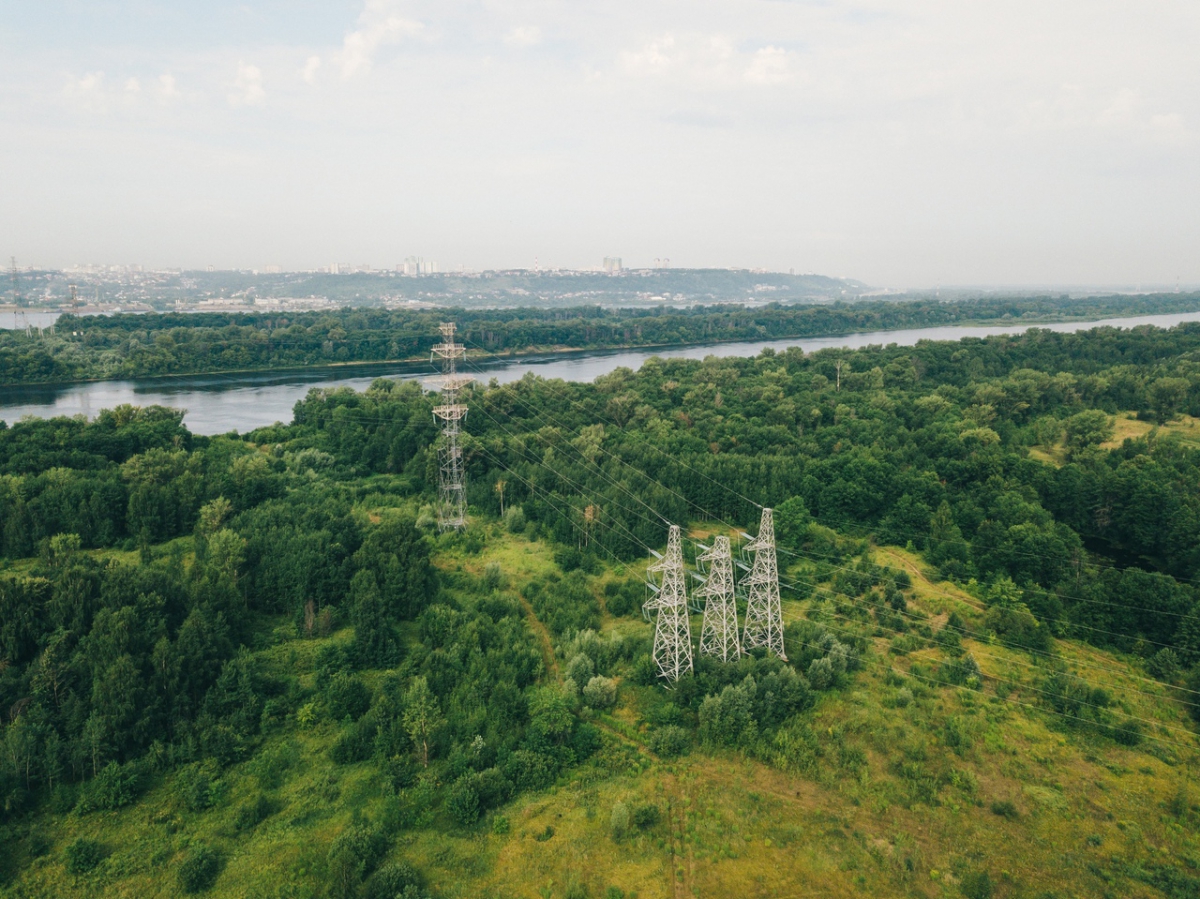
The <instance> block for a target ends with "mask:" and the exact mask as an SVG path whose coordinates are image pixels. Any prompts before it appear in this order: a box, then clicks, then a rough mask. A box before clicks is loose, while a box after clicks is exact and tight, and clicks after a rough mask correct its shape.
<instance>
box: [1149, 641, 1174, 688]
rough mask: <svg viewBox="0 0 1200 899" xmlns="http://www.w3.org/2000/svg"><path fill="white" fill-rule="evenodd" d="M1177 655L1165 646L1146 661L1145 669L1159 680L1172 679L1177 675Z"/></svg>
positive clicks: (1168, 680)
mask: <svg viewBox="0 0 1200 899" xmlns="http://www.w3.org/2000/svg"><path fill="white" fill-rule="evenodd" d="M1179 669H1180V661H1179V655H1178V653H1176V652H1175V650H1173V649H1171V647H1169V646H1165V647H1163V648H1162V649H1160V650H1159V651H1158V652H1156V653H1155V654H1154V655H1152V656H1151V657H1150V658H1149V659H1148V660H1147V661H1146V670H1147V671H1149V672H1150V676H1151V677H1154V678H1157V679H1158V680H1161V681H1167V682H1170V681H1173V680H1175V678H1177V677H1179Z"/></svg>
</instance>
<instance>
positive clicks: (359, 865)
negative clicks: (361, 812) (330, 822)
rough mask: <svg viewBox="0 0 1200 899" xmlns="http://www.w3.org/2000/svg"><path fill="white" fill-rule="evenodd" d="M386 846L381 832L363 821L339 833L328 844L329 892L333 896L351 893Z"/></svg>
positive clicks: (340, 897) (341, 898) (339, 897)
mask: <svg viewBox="0 0 1200 899" xmlns="http://www.w3.org/2000/svg"><path fill="white" fill-rule="evenodd" d="M386 849H387V841H386V840H385V839H384V838H383V834H381V833H380V832H379V831H378V830H375V829H374V828H371V827H368V826H367V825H365V824H351V825H350V826H349V827H347V828H346V829H345V830H343V831H342V832H341V833H339V834H338V835H337V836H336V837H335V838H334V840H333V845H331V846H330V847H329V875H330V884H329V892H330V894H331V895H332V896H334V897H335V899H347V897H350V896H353V895H354V893H355V891H356V890H357V889H358V885H359V884H360V883H362V880H363V878H364V877H365V876H366V875H367V874H369V873H370V872H371V870H372V869H373V868H374V867H375V865H376V864H378V863H379V859H380V858H382V856H383V853H384V851H385V850H386Z"/></svg>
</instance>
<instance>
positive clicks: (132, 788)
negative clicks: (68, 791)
mask: <svg viewBox="0 0 1200 899" xmlns="http://www.w3.org/2000/svg"><path fill="white" fill-rule="evenodd" d="M141 779H142V778H141V771H140V769H139V768H138V766H137V764H136V763H135V762H130V763H129V764H127V765H118V764H117V763H116V762H109V763H108V764H107V765H105V766H104V768H102V769H101V770H100V773H99V774H97V775H96V776H95V777H93V778H92V779H91V780H90V781H89V782H88V783H87V784H86V785H85V786H84V788H83V796H82V797H81V798H80V800H79V808H80V810H81V811H85V812H90V811H96V810H100V811H111V810H112V809H117V808H121V807H122V806H125V805H128V804H129V803H131V802H133V800H134V799H136V798H137V795H138V791H139V788H140V786H141Z"/></svg>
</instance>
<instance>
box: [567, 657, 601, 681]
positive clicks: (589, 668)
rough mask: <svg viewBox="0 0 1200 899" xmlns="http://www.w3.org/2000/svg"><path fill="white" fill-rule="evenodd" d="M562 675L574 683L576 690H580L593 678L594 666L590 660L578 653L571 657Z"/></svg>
mask: <svg viewBox="0 0 1200 899" xmlns="http://www.w3.org/2000/svg"><path fill="white" fill-rule="evenodd" d="M564 674H565V675H566V676H567V677H569V678H570V679H571V680H572V681H574V682H575V686H576V688H582V687H583V686H584V685H585V684H587V682H588V681H590V680H591V679H592V678H593V677H594V676H595V674H596V666H595V664H594V663H593V662H592V660H591V658H589V657H588V656H587V655H585V654H583V653H582V652H579V653H576V654H575V655H573V656H571V660H570V661H569V662H567V667H566V670H565V671H564Z"/></svg>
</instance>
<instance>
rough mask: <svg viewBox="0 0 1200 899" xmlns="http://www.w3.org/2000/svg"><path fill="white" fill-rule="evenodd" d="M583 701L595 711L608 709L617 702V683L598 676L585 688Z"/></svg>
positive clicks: (609, 678) (608, 678)
mask: <svg viewBox="0 0 1200 899" xmlns="http://www.w3.org/2000/svg"><path fill="white" fill-rule="evenodd" d="M583 701H584V702H585V703H587V705H588V706H589V707H591V708H593V709H606V708H608V707H609V706H610V705H612V704H613V703H614V702H616V701H617V682H616V681H615V680H613V679H612V678H611V677H602V676H600V675H597V676H596V677H593V678H592V679H591V680H589V681H588V682H587V686H586V687H584V688H583Z"/></svg>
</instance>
